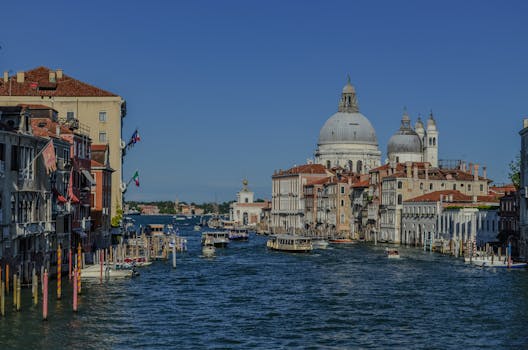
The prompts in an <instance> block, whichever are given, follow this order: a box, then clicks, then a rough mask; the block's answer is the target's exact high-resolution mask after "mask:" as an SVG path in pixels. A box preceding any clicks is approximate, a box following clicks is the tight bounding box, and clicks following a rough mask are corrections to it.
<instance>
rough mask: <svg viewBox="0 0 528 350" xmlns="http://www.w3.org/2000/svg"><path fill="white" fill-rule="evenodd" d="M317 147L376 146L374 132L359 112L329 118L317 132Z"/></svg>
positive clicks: (337, 114)
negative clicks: (333, 145) (342, 144)
mask: <svg viewBox="0 0 528 350" xmlns="http://www.w3.org/2000/svg"><path fill="white" fill-rule="evenodd" d="M318 143H319V145H325V144H333V143H357V144H367V145H373V146H377V145H378V140H377V138H376V132H375V131H374V128H373V127H372V124H370V122H369V120H368V119H367V118H365V116H364V115H363V114H361V113H359V112H357V113H346V112H337V113H336V114H334V115H333V116H331V117H330V118H329V119H328V120H327V121H326V123H325V124H324V126H323V128H322V129H321V131H320V132H319V142H318Z"/></svg>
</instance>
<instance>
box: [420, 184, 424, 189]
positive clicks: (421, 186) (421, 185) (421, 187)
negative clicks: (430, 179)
mask: <svg viewBox="0 0 528 350" xmlns="http://www.w3.org/2000/svg"><path fill="white" fill-rule="evenodd" d="M420 189H421V190H423V182H420Z"/></svg>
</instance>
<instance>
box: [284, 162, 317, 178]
mask: <svg viewBox="0 0 528 350" xmlns="http://www.w3.org/2000/svg"><path fill="white" fill-rule="evenodd" d="M326 173H327V170H326V168H325V167H324V166H323V165H321V164H304V165H299V166H296V167H293V168H291V169H288V170H281V171H279V172H277V173H276V174H275V175H274V176H281V175H297V174H326Z"/></svg>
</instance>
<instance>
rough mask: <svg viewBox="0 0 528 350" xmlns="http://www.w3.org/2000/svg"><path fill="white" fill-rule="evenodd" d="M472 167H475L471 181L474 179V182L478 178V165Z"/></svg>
mask: <svg viewBox="0 0 528 350" xmlns="http://www.w3.org/2000/svg"><path fill="white" fill-rule="evenodd" d="M474 167H475V173H474V174H473V179H474V180H475V181H478V178H479V176H478V169H479V165H478V164H475V165H474Z"/></svg>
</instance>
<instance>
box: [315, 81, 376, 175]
mask: <svg viewBox="0 0 528 350" xmlns="http://www.w3.org/2000/svg"><path fill="white" fill-rule="evenodd" d="M315 162H316V163H318V164H322V165H324V166H325V167H326V168H328V169H330V168H333V167H343V168H346V169H348V171H353V172H356V173H368V170H369V169H373V168H375V167H378V166H379V165H380V162H381V152H380V151H379V149H378V140H377V138H376V132H375V131H374V128H373V127H372V125H371V123H370V121H369V120H368V119H367V118H366V117H365V116H364V115H363V114H361V113H360V112H359V105H358V101H357V96H356V90H355V89H354V87H353V86H352V84H351V83H350V78H349V79H348V82H347V84H346V85H345V87H344V88H343V92H342V94H341V100H340V101H339V106H338V111H337V113H335V114H334V115H332V116H331V117H330V118H329V119H328V120H327V121H326V123H325V124H324V126H323V128H322V129H321V131H320V133H319V141H318V143H317V150H316V152H315Z"/></svg>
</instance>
